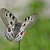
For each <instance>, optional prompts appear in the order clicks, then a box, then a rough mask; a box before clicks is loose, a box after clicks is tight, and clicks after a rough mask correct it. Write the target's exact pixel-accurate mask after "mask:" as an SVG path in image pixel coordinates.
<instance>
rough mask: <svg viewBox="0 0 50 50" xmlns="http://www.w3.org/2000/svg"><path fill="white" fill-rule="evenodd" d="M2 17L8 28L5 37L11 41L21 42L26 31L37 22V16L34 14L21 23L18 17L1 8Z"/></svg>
mask: <svg viewBox="0 0 50 50" xmlns="http://www.w3.org/2000/svg"><path fill="white" fill-rule="evenodd" d="M0 16H1V19H2V21H3V23H4V24H5V26H6V27H7V30H6V33H5V36H6V38H7V39H8V40H9V41H13V40H15V41H16V42H19V41H21V40H22V39H23V37H24V35H25V32H26V30H27V29H28V28H29V27H31V26H32V25H33V24H34V23H35V22H36V20H37V14H33V15H31V16H29V17H27V18H25V19H24V21H22V22H19V21H18V20H17V19H16V17H15V16H14V15H13V14H12V13H11V12H9V11H8V10H7V9H5V8H1V10H0Z"/></svg>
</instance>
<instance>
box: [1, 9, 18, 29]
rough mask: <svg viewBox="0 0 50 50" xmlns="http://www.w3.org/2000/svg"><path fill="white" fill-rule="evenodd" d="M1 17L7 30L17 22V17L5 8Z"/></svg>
mask: <svg viewBox="0 0 50 50" xmlns="http://www.w3.org/2000/svg"><path fill="white" fill-rule="evenodd" d="M0 17H1V19H2V21H3V23H4V24H5V25H6V27H7V28H9V27H11V26H12V25H13V24H15V23H16V22H17V19H16V18H15V16H14V15H13V14H12V13H11V12H9V11H8V10H7V9H5V8H1V9H0Z"/></svg>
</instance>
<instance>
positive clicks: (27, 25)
mask: <svg viewBox="0 0 50 50" xmlns="http://www.w3.org/2000/svg"><path fill="white" fill-rule="evenodd" d="M36 20H37V14H36V13H35V14H33V15H31V16H29V17H27V18H25V19H24V21H23V24H22V26H23V27H24V29H25V30H26V29H28V28H30V27H31V26H32V25H33V24H34V23H35V22H36Z"/></svg>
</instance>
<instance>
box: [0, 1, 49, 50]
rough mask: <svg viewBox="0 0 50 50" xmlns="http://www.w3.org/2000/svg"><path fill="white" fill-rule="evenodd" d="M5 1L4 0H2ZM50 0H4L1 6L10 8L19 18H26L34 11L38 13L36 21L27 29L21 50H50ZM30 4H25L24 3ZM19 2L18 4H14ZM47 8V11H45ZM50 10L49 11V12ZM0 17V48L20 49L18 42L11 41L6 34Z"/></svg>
mask: <svg viewBox="0 0 50 50" xmlns="http://www.w3.org/2000/svg"><path fill="white" fill-rule="evenodd" d="M2 1H3V0H2ZM47 1H48V0H46V1H45V0H44V1H41V0H28V1H27V0H26V1H25V0H21V1H20V0H19V1H18V0H16V2H15V0H14V1H13V0H4V1H3V2H1V3H2V4H3V3H4V4H5V5H4V4H3V5H2V4H1V3H0V6H1V7H0V8H2V7H5V8H7V9H8V10H10V11H11V12H12V13H14V15H15V16H16V18H17V19H19V20H20V21H21V20H24V18H26V17H28V16H29V15H31V14H33V13H37V14H38V16H37V21H36V23H35V24H34V25H33V26H32V27H31V28H29V29H28V30H27V31H26V34H25V36H24V38H23V40H22V41H21V48H20V49H21V50H50V11H49V10H50V7H49V5H50V4H48V3H50V2H49V1H48V2H47ZM23 2H24V3H25V4H26V3H28V4H26V5H25V4H24V3H23ZM17 3H19V4H17ZM15 4H17V6H14V5H15ZM48 9H49V10H48ZM45 10H47V11H45ZM48 11H49V12H48ZM3 26H4V24H3V23H2V21H1V19H0V50H18V43H15V42H9V41H8V40H7V39H6V38H5V36H4V31H5V28H6V27H5V26H4V27H3Z"/></svg>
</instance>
